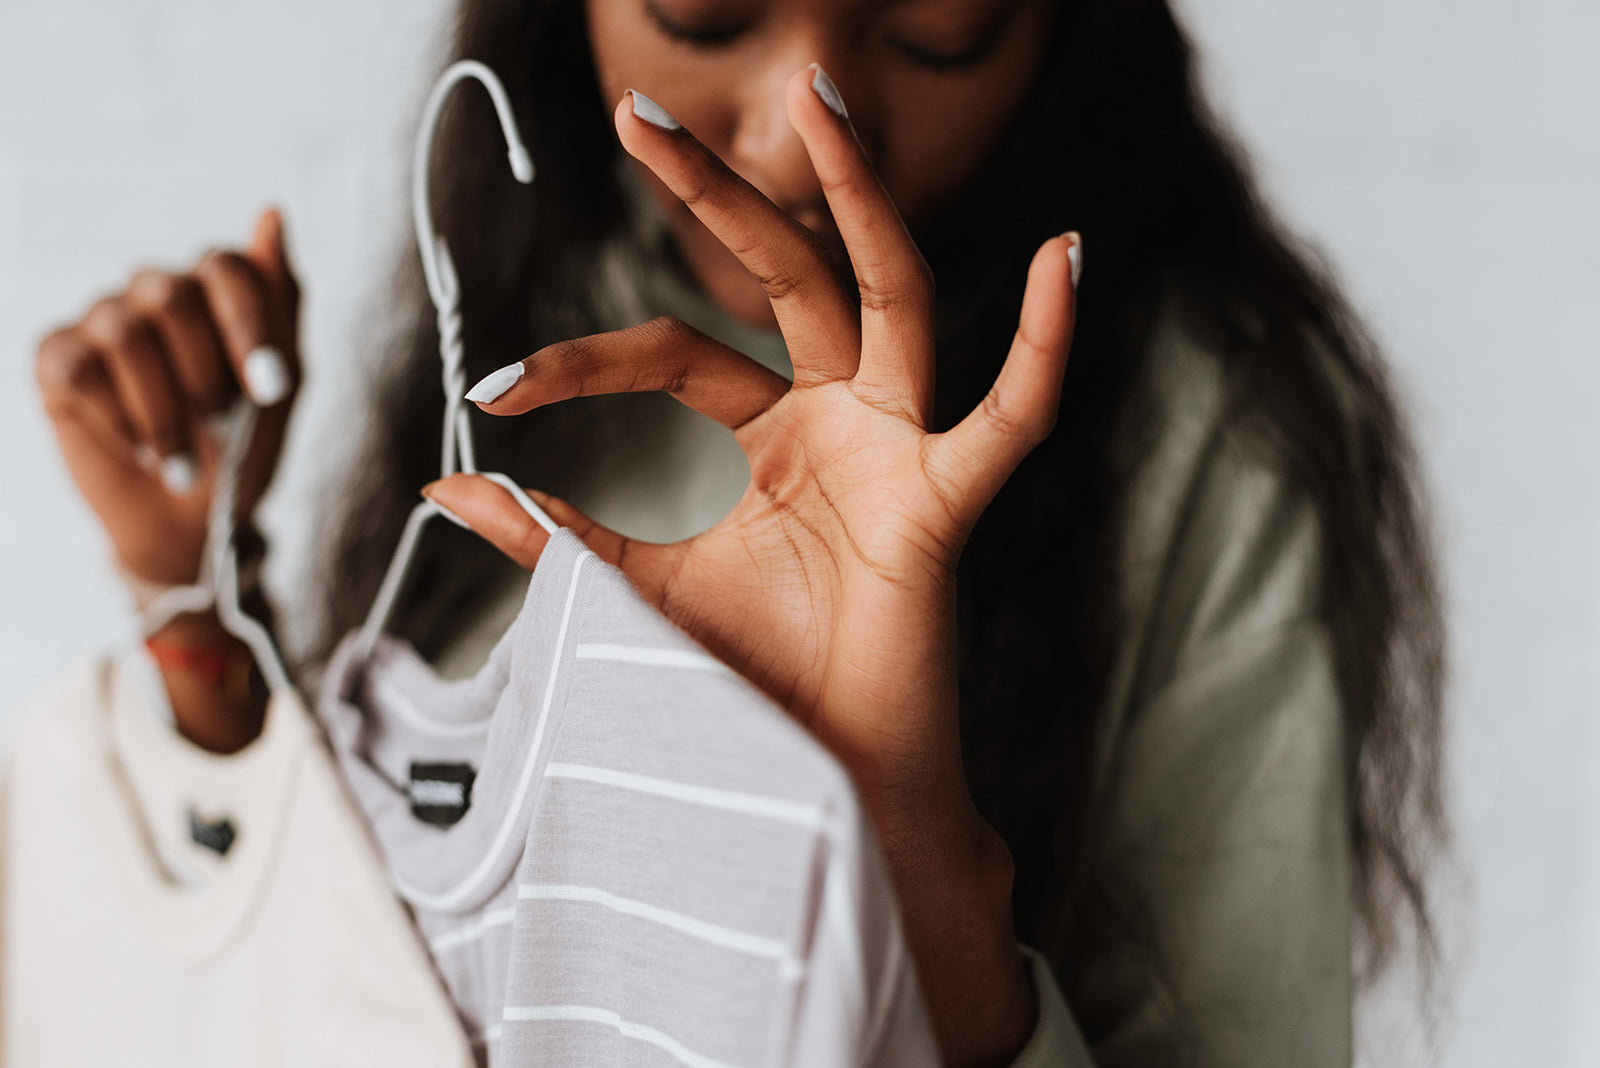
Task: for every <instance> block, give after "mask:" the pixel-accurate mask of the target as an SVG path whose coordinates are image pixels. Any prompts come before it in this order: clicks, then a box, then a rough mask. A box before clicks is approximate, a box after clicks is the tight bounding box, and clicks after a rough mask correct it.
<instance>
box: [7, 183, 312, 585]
mask: <svg viewBox="0 0 1600 1068" xmlns="http://www.w3.org/2000/svg"><path fill="white" fill-rule="evenodd" d="M299 303H300V293H299V286H298V284H297V283H296V281H295V277H294V272H293V271H292V269H291V268H290V266H289V260H288V255H287V253H286V252H285V249H284V237H283V222H282V219H281V218H280V217H279V215H278V213H277V212H276V211H267V212H264V213H263V214H262V215H261V217H260V219H259V220H258V221H257V223H256V227H255V234H254V236H253V238H252V239H251V242H250V246H249V248H248V249H247V250H245V251H243V252H231V251H215V252H211V253H208V254H207V255H206V256H204V257H203V258H201V260H200V261H199V262H198V263H196V264H195V265H194V266H193V267H192V268H191V269H190V270H188V271H186V272H181V273H167V272H161V271H141V272H140V273H138V274H136V275H135V276H134V277H133V279H132V281H131V282H130V283H129V285H128V287H127V288H126V289H125V290H123V291H122V292H120V293H114V294H112V295H110V296H107V297H105V298H103V299H101V300H99V301H98V302H96V303H95V304H94V305H93V306H92V307H91V308H90V309H89V310H88V312H87V313H86V314H85V315H84V317H83V318H82V319H80V320H79V321H77V322H75V323H72V324H70V325H68V326H65V327H63V328H61V329H59V330H57V331H55V332H54V333H52V334H50V335H49V336H48V337H46V338H45V339H44V340H43V341H42V342H40V344H39V350H38V359H37V364H36V367H37V372H38V380H39V390H40V393H41V395H42V397H43V400H44V406H45V410H46V412H47V413H48V414H49V417H50V421H51V423H52V425H53V426H54V428H55V432H56V439H57V441H59V442H60V445H61V453H62V456H63V458H64V459H65V460H66V464H67V469H68V470H69V471H70V472H71V473H72V477H73V479H74V481H76V483H77V485H78V488H79V490H80V491H81V492H82V493H83V495H84V498H85V499H86V500H87V501H88V503H89V505H90V507H91V508H93V509H94V511H95V514H96V515H98V516H99V517H100V522H101V524H102V525H103V526H104V527H105V530H106V534H107V536H108V537H109V538H110V541H111V546H112V551H113V553H114V556H115V559H116V562H117V564H118V566H119V567H120V568H121V570H122V571H123V572H124V573H125V574H126V575H128V576H129V577H130V578H131V579H133V580H135V582H136V583H146V584H150V585H154V586H163V585H174V584H177V585H181V584H185V583H189V582H193V581H194V580H195V578H196V577H197V575H198V572H199V566H200V557H201V552H202V550H203V549H204V546H205V537H206V511H207V507H208V505H209V502H210V499H211V490H212V486H213V485H214V483H215V479H216V475H217V463H218V460H219V453H220V442H219V441H218V439H217V437H216V435H215V434H214V433H213V432H212V430H211V428H210V425H209V422H210V419H211V417H213V416H216V415H217V414H218V413H220V412H222V411H223V409H224V408H225V407H227V406H228V404H229V403H230V402H232V400H233V399H234V398H235V397H236V396H237V395H238V394H239V392H240V390H241V388H242V389H243V390H244V391H245V393H246V394H247V395H249V396H250V397H251V399H252V400H254V401H255V403H256V404H257V405H259V406H260V407H261V409H262V412H261V415H260V417H259V418H258V420H257V423H256V434H255V439H254V440H253V441H252V442H251V445H250V448H249V451H248V454H247V456H246V459H245V464H244V469H243V471H242V473H241V480H240V485H239V516H240V520H241V522H243V521H246V520H247V519H248V518H249V516H250V514H251V511H252V510H253V509H254V507H255V505H256V502H257V501H259V500H260V498H261V495H262V494H263V493H264V492H265V490H266V488H267V485H268V483H269V482H270V480H271V477H272V471H273V468H274V467H275V466H276V464H277V458H278V454H279V451H280V448H281V445H282V442H283V432H284V427H285V425H286V423H287V421H288V415H289V409H290V407H291V404H292V402H293V399H294V395H295V392H296V390H297V388H298V386H299V381H300V362H299V357H298V351H299V349H298V345H297V343H296V341H297V337H296V335H297V318H298V312H299Z"/></svg>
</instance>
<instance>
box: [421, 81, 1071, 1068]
mask: <svg viewBox="0 0 1600 1068" xmlns="http://www.w3.org/2000/svg"><path fill="white" fill-rule="evenodd" d="M813 77H814V76H813V74H812V72H811V71H810V70H807V71H803V72H801V73H800V74H799V75H797V76H796V77H795V78H794V80H793V81H792V82H791V83H790V85H789V87H788V95H787V105H788V112H789V119H790V121H791V123H792V124H793V125H794V127H795V129H796V130H797V131H798V132H799V134H800V136H801V138H802V140H803V141H804V142H805V146H806V149H807V151H808V152H809V154H810V156H811V160H812V164H813V166H814V167H815V168H816V172H817V175H818V177H819V178H820V179H821V182H822V186H823V188H824V190H825V191H826V195H827V198H828V203H829V206H830V208H831V210H832V214H833V217H834V219H835V220H836V222H837V225H838V228H839V232H840V236H841V238H842V240H843V243H844V245H845V247H846V249H847V250H848V252H849V256H850V260H851V263H852V265H853V267H854V270H855V275H856V281H857V283H858V287H859V292H860V298H859V301H857V300H856V299H855V298H854V297H853V295H852V294H850V293H849V292H848V291H847V289H846V288H845V287H844V286H842V285H841V284H840V283H839V281H838V278H837V276H836V274H835V272H834V270H833V268H832V267H831V265H830V263H829V259H828V256H827V254H826V252H825V251H824V246H823V244H822V242H820V241H819V240H818V239H817V237H816V235H814V234H813V233H811V232H810V231H808V230H806V229H805V228H804V227H802V226H800V225H799V224H798V223H796V222H795V221H794V220H793V219H791V218H789V217H788V216H787V215H785V214H784V213H783V212H782V211H781V210H779V209H778V208H777V207H775V206H774V205H773V204H772V203H771V202H770V201H768V200H767V199H766V198H765V197H763V196H762V195H761V194H760V193H759V192H758V191H756V190H755V189H754V188H753V187H752V186H750V185H749V184H748V183H746V182H745V181H744V180H743V179H741V178H740V177H738V176H737V175H735V174H734V173H733V172H732V171H731V170H730V169H729V168H728V167H726V166H725V165H724V164H723V163H722V162H721V161H720V160H718V159H717V158H716V157H715V156H714V155H713V154H712V153H711V152H710V151H709V150H708V149H706V148H705V147H704V146H702V145H701V144H700V143H699V142H698V141H697V140H696V139H695V138H694V137H693V136H691V135H690V134H689V133H688V132H687V131H685V130H682V129H681V128H678V127H677V125H676V123H675V122H674V121H673V120H672V119H671V117H670V116H668V115H666V113H665V112H663V111H661V109H660V108H658V107H655V106H654V105H653V104H652V103H651V102H650V101H648V100H645V99H643V98H641V97H639V96H638V95H637V94H630V95H629V97H628V98H625V99H624V100H623V102H622V103H621V104H620V105H619V107H618V109H617V114H616V122H617V129H618V132H619V134H620V136H621V139H622V143H623V145H624V146H625V147H626V148H627V150H628V151H629V152H630V153H632V154H633V155H634V156H635V157H637V158H638V159H639V160H640V161H641V162H642V163H644V164H645V165H646V166H648V167H649V168H650V169H651V170H652V171H653V172H654V173H655V174H656V175H657V176H658V177H659V178H660V179H661V180H662V181H663V182H665V183H666V185H667V186H668V187H670V188H671V189H672V190H673V192H674V193H675V194H677V195H678V196H679V197H680V198H682V199H683V201H684V202H685V203H686V204H688V205H689V207H690V208H691V209H692V210H693V211H694V213H695V214H696V215H697V216H698V217H699V219H700V220H701V221H702V222H703V223H704V225H705V226H706V227H708V228H709V229H710V230H711V231H712V232H713V233H714V234H716V235H717V237H718V238H720V239H721V240H722V242H723V243H724V244H725V245H727V246H728V248H729V249H730V250H732V251H733V252H734V253H735V254H736V255H738V256H739V258H740V260H741V261H742V262H743V263H744V265H745V266H746V267H747V268H748V269H749V270H750V272H751V273H752V274H753V275H754V276H755V277H756V278H757V279H759V280H760V281H761V282H762V283H763V285H764V286H765V288H766V290H767V293H768V295H769V297H770V298H771V300H772V305H773V309H774V312H775V314H776V317H777V319H778V322H779V325H780V327H781V328H782V330H783V333H784V336H785V339H786V340H787V342H788V347H789V352H790V356H791V359H792V361H793V364H794V370H795V379H794V384H793V386H792V387H791V385H790V383H788V382H786V381H785V380H784V379H783V378H781V377H780V376H778V375H776V374H774V373H772V372H771V371H768V370H766V369H765V368H763V367H761V366H760V365H759V364H757V363H755V362H754V361H752V360H750V359H748V358H746V357H744V356H742V355H741V354H739V353H737V352H734V351H733V350H731V349H728V348H726V347H725V346H723V345H721V344H719V343H717V342H715V341H712V340H711V339H709V338H706V337H704V336H703V335H701V334H699V333H697V332H695V331H694V330H692V329H690V328H688V327H686V326H684V325H683V324H681V323H678V322H676V321H672V320H657V321H655V322H651V323H645V324H643V325H641V326H637V327H634V328H631V329H628V330H622V331H617V332H615V333H611V334H604V335H599V336H595V337H590V338H584V339H580V340H577V341H571V342H565V343H562V344H558V345H553V346H551V347H549V348H547V349H544V350H542V351H540V352H538V353H536V354H534V355H533V356H531V357H529V358H528V359H526V360H524V361H522V362H521V363H520V364H514V365H512V366H510V367H508V368H506V369H504V370H502V371H500V372H496V374H494V375H491V376H489V378H487V379H485V380H484V382H483V383H480V384H479V386H478V387H476V388H475V389H474V390H473V392H472V393H471V394H469V397H470V398H471V399H474V400H477V401H478V402H479V403H480V404H481V405H482V407H483V408H484V410H485V411H488V412H491V413H494V414H497V415H515V414H518V413H521V412H526V411H528V410H530V409H532V408H536V407H538V406H540V405H544V404H550V403H553V402H555V401H559V400H563V399H566V398H570V397H574V396H579V395H590V394H599V393H614V392H626V391H641V390H651V391H654V390H661V391H666V392H669V393H671V394H672V395H673V396H674V397H676V398H677V399H678V400H680V401H681V402H683V403H685V404H687V405H689V406H690V407H692V408H694V409H696V410H697V411H699V412H702V413H703V414H705V415H707V416H709V417H711V418H713V419H716V420H717V421H719V422H721V423H723V424H724V425H726V426H728V427H730V428H732V429H733V431H734V434H735V437H736V438H737V440H738V442H739V444H740V445H741V447H742V448H743V449H744V451H745V454H746V455H747V457H748V458H749V462H750V472H751V480H750V485H749V487H748V488H747V490H746V492H745V494H744V496H743V498H742V499H741V500H740V502H739V503H738V505H737V506H735V508H734V509H733V511H732V512H731V513H729V515H728V516H727V517H726V518H725V519H723V521H722V522H720V523H718V524H717V525H716V526H715V527H713V528H712V529H711V530H709V531H706V532H705V533H703V534H701V535H699V536H697V537H694V538H691V539H689V540H687V541H684V542H679V543H677V544H674V545H653V544H645V543H640V542H635V541H631V540H629V539H627V538H625V537H623V536H621V535H619V534H616V533H614V532H612V531H609V530H605V529H603V528H601V527H599V526H597V525H596V524H594V523H592V522H590V521H589V520H587V519H586V518H584V517H583V516H581V515H579V514H578V513H577V512H576V511H575V510H574V509H573V508H571V506H569V505H567V504H565V503H564V502H561V501H558V500H554V499H552V498H550V497H548V496H545V495H536V496H537V497H538V499H539V500H540V501H541V502H542V503H544V505H545V506H546V507H547V508H548V509H549V510H550V512H551V513H552V515H553V516H554V517H555V518H556V520H557V521H558V522H561V523H563V524H564V525H567V526H570V527H572V528H573V529H574V530H575V531H576V532H577V533H578V534H580V535H581V536H582V537H583V538H584V540H585V541H586V543H587V544H589V545H590V547H591V548H593V549H594V550H595V551H596V552H597V553H599V554H600V555H601V556H602V557H603V558H605V559H607V560H609V561H611V562H613V563H615V564H618V565H619V566H621V567H622V569H623V570H624V571H625V572H626V573H627V574H628V576H629V577H630V578H631V579H632V581H633V582H634V583H635V585H637V586H638V588H639V589H640V591H641V592H642V593H643V595H644V596H645V597H646V598H648V599H650V600H651V601H652V602H653V603H655V604H656V605H658V606H660V607H661V608H662V610H663V611H664V612H665V613H666V614H667V616H668V617H669V618H671V619H672V620H673V621H674V622H675V623H677V624H678V625H679V626H680V627H682V628H683V629H684V630H686V631H687V632H688V633H690V634H691V635H693V636H694V637H695V638H696V639H698V640H699V641H700V642H701V643H702V644H704V645H705V646H706V647H707V648H709V649H711V650H712V651H713V652H715V653H716V654H717V655H718V656H720V657H721V658H722V659H724V660H725V661H726V662H727V663H729V664H730V665H732V666H733V667H734V668H735V669H737V670H738V671H739V672H740V673H741V674H743V675H745V676H746V677H748V678H750V679H751V680H752V681H754V682H755V683H757V684H758V685H760V686H761V687H762V688H763V689H764V690H766V691H767V692H768V693H770V694H772V695H773V696H774V697H775V698H777V699H778V700H779V701H780V702H782V703H783V704H784V705H785V706H786V707H787V708H788V709H789V710H790V711H791V712H792V713H793V714H794V715H795V716H797V717H798V718H799V719H800V720H801V721H802V722H804V723H805V724H806V725H807V727H808V728H809V729H810V730H811V731H812V732H813V733H814V734H815V736H816V737H817V738H818V739H819V740H821V741H822V742H823V743H824V744H825V745H826V746H827V747H828V748H829V749H830V750H831V751H832V752H833V754H834V755H835V756H836V757H837V758H838V759H839V760H840V761H841V762H842V763H843V764H844V765H845V767H846V768H847V769H848V770H849V772H850V773H851V776H852V778H853V780H854V781H855V783H856V785H857V788H858V790H859V792H860V794H861V797H862V800H863V802H864V804H865V805H866V806H867V809H868V812H869V814H870V815H871V817H872V820H873V823H874V826H875V829H876V830H877V832H878V836H879V839H880V841H881V842H882V844H883V846H884V849H885V853H886V855H887V857H888V860H889V864H890V869H891V872H892V874H893V877H894V879H895V883H896V889H897V892H898V895H899V898H900V902H901V907H902V912H903V914H904V919H905V924H906V931H907V936H908V939H909V941H910V943H911V947H912V950H913V953H914V954H915V955H916V957H917V961H918V965H919V972H920V975H921V978H922V982H923V988H924V992H925V994H926V995H927V998H928V1002H929V1007H930V1011H931V1013H932V1016H933V1019H934V1023H935V1027H936V1030H937V1031H938V1033H939V1037H940V1042H941V1046H942V1047H943V1050H944V1053H945V1055H946V1059H947V1060H948V1061H949V1062H950V1063H957V1064H966V1063H990V1062H992V1063H1004V1062H1005V1061H1006V1060H1009V1058H1010V1056H1011V1055H1013V1054H1014V1053H1015V1052H1016V1051H1017V1049H1018V1048H1019V1047H1020V1046H1021V1044H1022V1043H1023V1042H1024V1041H1025V1040H1026V1037H1027V1035H1028V1033H1029V1030H1030V1028H1031V1021H1032V1018H1033V1016H1032V1008H1031V995H1030V993H1029V990H1028V985H1027V980H1026V977H1025V975H1024V973H1023V971H1022V966H1021V963H1020V961H1019V959H1018V956H1017V953H1016V949H1015V944H1014V934H1013V930H1012V925H1011V916H1010V902H1009V897H1010V879H1011V875H1010V856H1009V853H1008V851H1007V850H1006V848H1005V846H1004V844H1003V843H1002V842H1001V841H1000V839H999V837H998V835H996V834H995V832H994V831H993V829H992V828H990V827H989V826H988V825H987V824H986V823H985V822H984V821H983V820H982V819H981V817H980V816H979V815H978V813H977V811H976V809H975V808H974V806H973V804H972V800H971V797H970V795H969V793H968V790H967V787H966V783H965V779H964V775H963V770H962V759H961V744H960V736H959V717H958V700H957V689H956V671H955V663H956V644H955V575H956V562H957V558H958V557H959V555H960V552H961V547H962V544H963V543H964V541H965V539H966V537H967V535H968V533H969V532H970V531H971V529H972V527H973V525H974V524H975V523H976V521H977V519H978V516H979V514H980V513H981V512H982V510H983V509H984V508H985V507H986V506H987V504H988V502H989V501H990V500H991V499H992V498H993V496H994V494H995V493H996V492H997V491H998V490H999V489H1000V487H1001V485H1002V484H1003V483H1004V481H1005V480H1006V478H1008V477H1009V475H1010V473H1011V472H1012V471H1013V470H1014V469H1015V467H1016V466H1017V464H1018V463H1019V462H1020V461H1021V460H1022V458H1023V457H1024V456H1025V455H1026V454H1027V453H1028V452H1029V451H1030V450H1031V449H1032V448H1033V446H1034V445H1035V444H1037V443H1038V442H1039V441H1040V440H1042V439H1043V438H1044V437H1045V436H1046V435H1047V434H1048V433H1049V432H1050V429H1051V427H1052V426H1053V425H1054V420H1055V416H1056V411H1057V407H1058V400H1059V395H1060V389H1061V382H1062V375H1063V373H1064V371H1065V367H1066V360H1067V349H1068V345H1069V343H1070V338H1071V333H1072V322H1073V307H1074V300H1073V277H1072V276H1073V274H1074V271H1075V265H1076V263H1077V260H1078V256H1079V243H1078V238H1077V236H1076V235H1063V236H1062V237H1060V238H1055V239H1052V240H1050V241H1047V242H1046V243H1045V244H1044V245H1043V246H1042V247H1041V248H1040V250H1039V251H1038V253H1037V254H1036V256H1035V259H1034V262H1033V265H1032V267H1031V269H1030V271H1029V277H1028V286H1027V290H1026V294H1025V297H1024V300H1023V307H1022V313H1021V322H1020V325H1019V327H1018V330H1017V334H1016V338H1015V340H1014V342H1013V345H1012V348H1011V352H1010V354H1009V355H1008V357H1007V359H1006V362H1005V365H1004V367H1003V369H1002V371H1001V372H1000V376H999V378H998V380H997V381H996V382H995V384H994V387H993V389H992V390H991V391H990V393H989V394H988V396H987V397H986V398H985V399H984V401H983V403H982V404H981V405H980V406H979V407H978V409H977V410H975V411H974V412H972V413H971V414H970V415H969V416H968V417H967V418H965V419H964V420H963V421H962V422H961V423H960V424H958V425H957V426H955V427H954V428H952V429H950V430H949V431H947V432H945V433H938V434H933V433H929V432H928V430H927V426H926V423H927V419H928V416H929V411H930V407H931V402H932V393H933V381H934V351H933V331H932V325H931V313H932V306H933V286H932V281H931V279H930V276H929V274H928V269H927V266H926V264H925V262H924V261H923V259H922V257H921V255H920V253H919V252H918V251H917V249H916V247H915V245H914V244H913V242H912V240H911V238H910V235H909V234H908V232H907V230H906V228H905V225H904V224H903V222H902V220H901V218H900V216H899V214H898V212H897V211H896V209H895V207H894V204H893V203H892V202H891V201H890V199H889V197H888V195H887V193H885V191H884V190H883V188H882V186H881V185H880V184H879V182H878V180H877V179H876V177H875V175H874V173H873V171H872V169H871V166H870V164H869V163H868V161H867V158H866V155H865V153H864V152H863V150H862V147H861V145H860V143H859V142H858V140H857V139H856V137H855V135H854V132H853V130H852V129H851V127H850V125H849V122H848V119H847V118H846V117H845V116H844V115H843V114H842V108H840V109H839V110H838V111H835V110H833V103H832V102H830V101H829V94H830V93H832V94H833V101H834V102H836V101H837V94H836V91H834V90H833V87H832V84H831V82H828V81H827V80H826V75H823V74H820V72H819V73H818V74H817V75H816V76H815V85H814V83H813ZM814 90H815V91H814ZM427 493H428V495H429V496H430V497H431V498H433V499H434V500H436V501H438V502H439V503H440V504H442V505H444V506H445V507H447V508H448V509H449V510H450V511H452V512H453V513H455V514H456V515H458V516H460V517H462V518H463V519H464V520H465V521H466V522H467V523H468V524H469V525H470V526H472V527H473V528H474V529H475V530H477V531H478V532H479V533H481V534H482V535H483V536H485V537H486V538H488V539H489V540H490V541H492V542H493V543H494V544H496V545H498V546H499V547H500V548H502V549H503V550H504V551H506V552H507V553H508V554H509V555H511V556H512V557H513V558H515V559H517V560H518V561H520V562H521V563H523V564H524V565H525V566H528V567H532V566H533V565H534V564H535V562H536V561H537V558H538V555H539V551H540V550H541V549H542V548H543V545H544V544H545V535H544V533H543V531H542V530H541V529H540V528H539V527H538V526H537V525H536V524H535V523H534V522H533V521H532V520H531V519H530V518H529V517H528V516H527V515H526V514H525V513H523V512H522V511H521V509H520V508H518V506H517V505H516V504H515V503H513V502H512V500H511V498H510V496H509V495H508V494H506V493H505V492H504V491H503V490H502V489H501V488H500V487H498V486H496V485H494V484H493V483H491V482H489V481H487V480H483V479H476V478H473V477H471V476H455V477H453V478H451V479H447V480H444V481H442V482H439V483H435V484H434V485H432V486H431V487H429V489H428V490H427Z"/></svg>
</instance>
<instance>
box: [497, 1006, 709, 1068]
mask: <svg viewBox="0 0 1600 1068" xmlns="http://www.w3.org/2000/svg"><path fill="white" fill-rule="evenodd" d="M505 1020H506V1022H507V1023H531V1022H538V1021H544V1020H561V1021H568V1022H580V1023H596V1024H602V1025H604V1026H606V1027H612V1028H615V1029H616V1030H617V1031H618V1032H619V1033H620V1034H621V1035H622V1036H623V1037H624V1038H633V1039H638V1040H639V1041H640V1042H648V1043H650V1045H652V1046H655V1047H656V1048H657V1049H660V1050H664V1051H666V1052H667V1053H669V1054H671V1055H672V1056H673V1057H674V1058H675V1059H676V1060H677V1061H678V1063H679V1064H687V1065H689V1068H732V1065H728V1064H724V1063H723V1062H722V1061H718V1060H713V1059H711V1058H710V1057H707V1056H706V1055H705V1054H703V1053H696V1052H695V1051H694V1050H692V1049H690V1048H689V1047H687V1046H685V1045H684V1044H683V1043H682V1042H679V1041H678V1040H677V1039H675V1038H673V1037H672V1036H671V1035H668V1034H663V1033H662V1032H660V1031H657V1030H656V1029H655V1028H653V1027H645V1026H644V1025H643V1024H636V1023H629V1022H628V1021H627V1020H624V1019H623V1018H622V1017H620V1016H618V1015H617V1014H616V1013H614V1012H612V1011H611V1010H610V1009H596V1008H592V1007H590V1006H588V1005H507V1006H506V1011H505Z"/></svg>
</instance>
